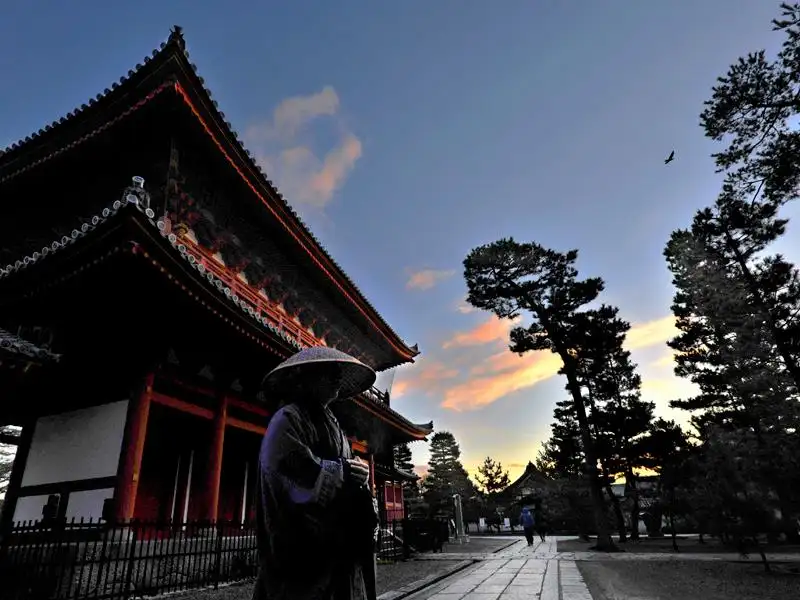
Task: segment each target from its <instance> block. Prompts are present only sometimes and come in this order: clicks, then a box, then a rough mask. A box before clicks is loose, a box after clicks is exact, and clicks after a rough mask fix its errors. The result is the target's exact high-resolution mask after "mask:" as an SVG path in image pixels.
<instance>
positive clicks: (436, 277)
mask: <svg viewBox="0 0 800 600" xmlns="http://www.w3.org/2000/svg"><path fill="white" fill-rule="evenodd" d="M453 275H455V271H454V270H452V269H449V270H444V269H422V270H421V271H412V272H411V273H409V277H408V281H407V282H406V288H408V289H410V290H412V289H413V290H429V289H431V288H432V287H433V286H435V285H436V284H437V283H439V282H440V281H443V280H445V279H447V278H449V277H452V276H453Z"/></svg>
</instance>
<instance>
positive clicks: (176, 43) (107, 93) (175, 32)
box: [0, 26, 420, 362]
mask: <svg viewBox="0 0 800 600" xmlns="http://www.w3.org/2000/svg"><path fill="white" fill-rule="evenodd" d="M170 49H176V50H178V51H179V52H178V55H179V56H181V55H182V56H183V57H184V58H185V59H186V62H187V63H188V65H189V66H190V68H191V75H192V76H193V77H194V79H195V85H196V87H197V88H199V89H200V90H202V91H203V93H204V94H205V95H206V96H207V98H208V100H209V101H210V106H209V107H208V108H209V110H211V111H212V112H213V113H215V116H216V117H217V118H218V119H219V120H220V121H221V122H222V123H224V125H225V127H226V128H227V133H228V134H229V136H230V138H232V140H230V141H232V142H233V144H234V146H235V147H236V149H238V150H239V153H240V156H241V157H242V158H245V160H246V163H247V166H248V167H249V168H250V169H251V170H252V171H253V172H254V173H257V174H258V175H259V177H258V179H259V180H260V183H261V184H262V185H264V186H265V187H266V189H267V190H268V191H269V192H271V194H272V195H273V196H274V197H277V198H279V199H280V200H281V204H282V207H283V208H284V209H285V211H286V213H287V216H289V218H290V219H291V220H292V221H294V225H295V226H296V227H297V228H298V230H299V231H300V232H301V233H302V234H303V235H304V236H305V237H307V238H308V239H309V241H310V242H311V243H312V245H313V246H314V247H315V248H316V249H317V250H318V251H319V253H320V254H321V256H322V257H323V258H324V259H325V260H326V261H327V262H328V263H330V265H331V266H332V267H333V270H334V272H335V274H336V275H337V276H338V277H339V278H340V279H341V280H342V281H343V282H344V283H345V284H346V285H347V286H348V287H349V288H350V289H351V290H352V291H353V292H354V295H356V296H357V298H358V299H359V300H360V301H361V302H362V304H363V305H364V307H365V308H366V309H367V310H368V311H369V313H370V314H371V315H372V317H373V320H374V321H375V322H376V324H378V325H379V326H380V327H382V328H383V329H384V330H385V331H386V332H387V333H388V334H389V335H390V336H391V337H393V338H394V339H395V341H396V343H398V344H400V345H401V346H403V347H404V348H405V350H406V351H405V352H404V353H403V354H404V355H405V356H406V359H405V362H413V359H414V357H416V356H418V355H419V354H420V351H419V349H418V348H417V345H416V344H415V345H413V346H409V345H408V344H407V343H406V342H405V341H403V339H402V338H401V337H400V336H399V335H398V334H397V332H395V331H394V330H393V329H392V327H391V326H390V325H389V324H388V322H387V321H386V320H385V319H384V318H383V317H382V316H381V314H380V313H379V312H378V310H377V309H376V308H375V306H374V305H373V304H372V303H371V302H370V301H369V300H368V299H367V298H366V296H364V293H363V292H362V291H361V290H360V289H359V287H358V286H357V285H356V283H355V282H354V281H353V280H352V279H351V278H350V276H349V275H348V274H347V273H346V272H345V270H344V269H343V268H342V267H341V265H339V263H338V262H337V261H336V260H335V259H334V258H333V257H332V256H331V255H330V254H329V253H328V251H327V250H326V249H325V247H324V246H323V245H322V243H321V241H320V240H319V239H317V237H316V236H315V235H314V234H313V233H312V232H311V230H310V228H309V227H308V226H307V225H306V224H305V222H304V221H303V220H302V218H301V217H300V215H299V214H298V213H297V212H296V211H295V210H294V208H292V206H291V205H290V204H289V202H288V201H287V200H286V198H284V196H283V194H281V193H280V191H279V190H278V189H277V186H276V185H275V184H274V183H273V182H272V181H271V180H270V179H269V178H268V176H267V174H266V173H265V172H264V170H263V168H262V167H261V165H259V164H258V163H257V162H256V160H255V158H254V156H253V155H252V153H251V152H250V150H248V149H247V148H245V146H244V144H243V143H242V140H241V139H240V138H239V134H238V133H237V132H236V130H235V129H234V128H233V125H232V124H231V123H230V122H229V121H227V120H226V119H225V114H224V113H223V112H222V111H220V110H219V107H218V103H217V102H216V100H213V97H212V93H211V90H210V89H208V87H206V85H205V81H204V80H203V78H202V77H201V76H200V74H199V73H198V70H197V66H196V65H195V64H194V63H192V62H190V61H189V51H188V50H186V41H185V39H184V37H183V30H182V28H181V27H179V26H175V27H173V29H172V30H171V32H170V36H169V38H168V40H167V42H166V43H162V44H161V45H160V48H159V49H157V50H153V51H152V53H151V55H150V56H146V57H145V58H144V61H143V63H138V64H137V65H136V66H135V67H134V68H133V69H131V70H129V71H128V75H127V77H121V78H120V80H119V82H115V83H114V84H112V86H111V89H109V88H106V89H105V90H104V92H103V93H101V94H97V96H95V97H94V98H92V99H90V100H89V101H88V104H86V103H85V104H83V105H81V107H79V108H77V109H75V110H73V111H70V112H69V113H67V115H66V116H64V117H61V118H60V119H58V120H56V121H53V122H51V123H50V124H49V125H45V126H44V127H43V128H41V129H39V130H38V131H37V132H35V133H33V134H32V135H30V136H27V137H26V138H24V139H22V140H18V141H17V142H14V143H13V144H11V145H10V146H9V147H8V148H6V149H0V160H4V159H6V158H8V157H9V156H11V157H13V155H14V154H17V153H20V152H22V150H23V149H24V148H26V147H28V146H29V145H30V144H32V143H33V142H34V141H36V140H38V139H39V138H41V137H42V136H44V135H45V134H47V133H50V132H51V131H53V130H56V129H59V128H60V127H61V126H63V125H65V124H66V123H68V122H71V121H73V120H74V119H76V118H78V117H79V116H80V115H82V114H84V113H86V112H87V111H88V110H89V109H90V108H92V107H94V106H95V105H96V104H97V103H99V102H101V101H103V100H106V99H108V98H109V97H111V96H112V95H113V94H116V93H118V90H120V88H121V86H123V85H125V84H126V83H128V82H129V81H130V80H131V79H132V78H133V77H134V76H135V75H137V74H138V73H139V72H140V71H142V69H143V68H144V67H145V65H147V64H148V63H150V62H151V61H152V60H153V59H155V58H157V57H158V56H159V55H160V54H162V53H165V52H167V51H168V50H170Z"/></svg>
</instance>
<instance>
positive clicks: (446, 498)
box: [423, 431, 475, 512]
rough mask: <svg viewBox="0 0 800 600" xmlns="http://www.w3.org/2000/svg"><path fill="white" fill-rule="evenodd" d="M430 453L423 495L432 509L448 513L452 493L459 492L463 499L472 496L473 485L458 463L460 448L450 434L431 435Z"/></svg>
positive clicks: (451, 501) (459, 461) (443, 432)
mask: <svg viewBox="0 0 800 600" xmlns="http://www.w3.org/2000/svg"><path fill="white" fill-rule="evenodd" d="M430 454H431V457H430V459H429V461H428V475H427V476H426V477H425V481H424V485H423V495H424V497H425V501H426V502H427V503H428V504H429V505H430V507H431V509H432V510H434V511H448V512H449V509H450V507H452V505H453V504H452V503H453V500H452V498H453V495H454V494H461V497H462V499H464V500H465V501H466V500H469V499H470V498H471V497H472V496H473V495H474V491H475V488H474V485H473V484H472V481H470V479H469V475H468V474H467V471H466V469H464V466H463V465H462V464H461V448H459V446H458V442H456V439H455V437H454V436H453V434H452V433H450V432H449V431H438V432H436V433H435V434H433V436H432V437H431V442H430Z"/></svg>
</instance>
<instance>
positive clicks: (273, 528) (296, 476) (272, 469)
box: [253, 346, 378, 600]
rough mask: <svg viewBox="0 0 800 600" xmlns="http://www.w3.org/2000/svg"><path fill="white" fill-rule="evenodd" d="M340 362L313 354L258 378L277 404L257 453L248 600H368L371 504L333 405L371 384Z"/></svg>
mask: <svg viewBox="0 0 800 600" xmlns="http://www.w3.org/2000/svg"><path fill="white" fill-rule="evenodd" d="M375 377H376V376H375V372H374V371H373V370H372V369H371V368H370V367H368V366H367V365H365V364H363V363H361V362H360V361H358V360H356V359H355V358H353V357H352V356H349V355H347V354H345V353H343V352H340V351H338V350H335V349H333V348H327V347H322V346H319V347H312V348H306V349H305V350H301V351H300V352H298V353H297V354H295V355H294V356H292V357H290V358H289V359H287V360H286V361H284V362H283V363H281V364H280V365H278V366H277V367H276V368H275V369H273V370H272V371H270V372H269V373H268V374H267V375H266V377H265V378H264V383H263V388H264V390H265V392H266V393H268V394H275V395H278V397H280V398H282V399H283V400H284V401H283V405H282V406H281V408H280V409H279V410H278V411H277V412H276V413H275V414H274V415H273V417H272V419H271V420H270V422H269V428H268V429H267V432H266V434H265V435H264V438H263V440H262V443H261V451H260V453H259V460H258V478H257V482H256V493H257V500H256V518H257V522H256V539H257V545H258V555H259V569H258V576H257V579H256V584H255V588H254V590H253V600H374V599H375V597H376V591H375V561H374V551H375V546H374V544H375V542H374V540H375V537H374V536H375V531H376V528H377V526H378V510H377V501H376V500H375V498H374V496H373V494H372V491H371V490H370V488H369V486H368V480H369V465H368V464H367V463H365V462H364V461H362V460H360V459H358V458H354V457H353V456H352V454H351V451H350V445H349V443H348V441H347V438H346V437H345V434H344V432H343V431H342V429H341V427H340V426H339V423H338V421H337V420H336V417H335V416H334V415H333V413H332V412H331V410H330V405H331V403H332V402H334V401H336V400H341V399H344V398H349V397H352V396H354V395H356V394H359V393H361V392H363V391H364V390H366V389H368V388H369V387H370V386H372V384H373V383H374V382H375Z"/></svg>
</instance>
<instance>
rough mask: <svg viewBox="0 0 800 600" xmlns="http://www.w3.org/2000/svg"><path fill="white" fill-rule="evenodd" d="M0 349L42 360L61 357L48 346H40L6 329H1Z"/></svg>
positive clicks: (53, 359) (52, 359)
mask: <svg viewBox="0 0 800 600" xmlns="http://www.w3.org/2000/svg"><path fill="white" fill-rule="evenodd" d="M0 350H3V351H5V352H9V353H11V354H15V355H20V356H24V357H26V358H33V359H36V360H42V361H52V362H58V361H59V360H60V359H61V355H60V354H55V353H53V352H50V350H48V349H47V348H40V347H39V346H36V345H35V344H32V343H31V342H29V341H27V340H24V339H22V338H21V337H19V336H18V335H14V334H13V333H11V332H10V331H6V330H5V329H0Z"/></svg>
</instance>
